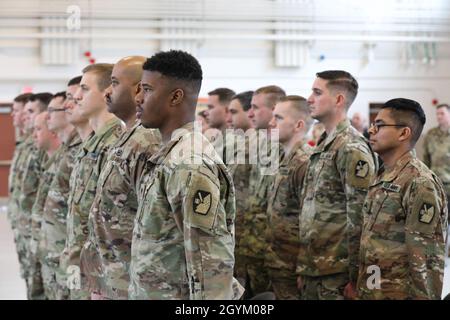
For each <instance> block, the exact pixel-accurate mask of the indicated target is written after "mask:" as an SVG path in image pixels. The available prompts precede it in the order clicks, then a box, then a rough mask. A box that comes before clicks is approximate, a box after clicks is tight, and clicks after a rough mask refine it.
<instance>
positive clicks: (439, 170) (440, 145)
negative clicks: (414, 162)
mask: <svg viewBox="0 0 450 320" xmlns="http://www.w3.org/2000/svg"><path fill="white" fill-rule="evenodd" d="M423 150H424V151H423V162H424V163H425V164H426V165H427V166H428V168H430V169H431V171H433V172H434V173H435V174H436V175H437V176H438V177H439V179H441V181H442V183H443V185H444V190H445V193H446V194H447V197H450V129H449V130H447V131H443V130H441V129H440V128H433V129H431V130H430V131H428V132H427V134H426V135H425V138H424V141H423Z"/></svg>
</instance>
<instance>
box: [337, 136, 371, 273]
mask: <svg viewBox="0 0 450 320" xmlns="http://www.w3.org/2000/svg"><path fill="white" fill-rule="evenodd" d="M337 164H338V167H339V171H340V173H341V179H342V181H343V187H344V192H345V198H346V211H347V232H346V235H347V246H348V259H349V277H350V280H351V281H352V282H356V279H357V276H358V268H359V245H360V238H361V228H362V222H363V216H362V207H363V204H364V200H365V197H366V195H367V191H368V188H369V185H370V183H371V181H372V180H373V178H374V177H375V171H376V168H375V161H374V158H373V155H372V153H371V152H370V149H369V148H368V147H367V146H364V145H363V144H362V143H354V144H349V145H347V146H346V148H345V149H344V150H343V152H341V154H340V155H338V162H337Z"/></svg>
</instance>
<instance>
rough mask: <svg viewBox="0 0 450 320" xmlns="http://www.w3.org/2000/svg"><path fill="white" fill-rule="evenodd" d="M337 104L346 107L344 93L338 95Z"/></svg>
mask: <svg viewBox="0 0 450 320" xmlns="http://www.w3.org/2000/svg"><path fill="white" fill-rule="evenodd" d="M336 105H337V106H339V107H341V108H344V109H345V95H344V94H343V93H338V94H337V95H336Z"/></svg>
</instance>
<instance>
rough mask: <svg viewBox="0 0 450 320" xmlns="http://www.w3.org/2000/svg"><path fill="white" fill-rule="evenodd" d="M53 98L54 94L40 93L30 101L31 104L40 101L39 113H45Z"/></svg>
mask: <svg viewBox="0 0 450 320" xmlns="http://www.w3.org/2000/svg"><path fill="white" fill-rule="evenodd" d="M52 98H53V94H51V93H50V92H40V93H36V94H33V95H32V96H31V97H30V99H29V101H30V102H34V101H38V102H39V104H38V107H39V112H43V111H45V110H47V107H48V104H49V103H50V101H51V100H52Z"/></svg>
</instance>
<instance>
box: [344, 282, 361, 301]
mask: <svg viewBox="0 0 450 320" xmlns="http://www.w3.org/2000/svg"><path fill="white" fill-rule="evenodd" d="M357 296H358V294H357V292H356V285H355V284H354V283H353V282H349V283H347V285H346V286H345V288H344V297H345V299H348V300H355V299H356V297H357Z"/></svg>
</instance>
